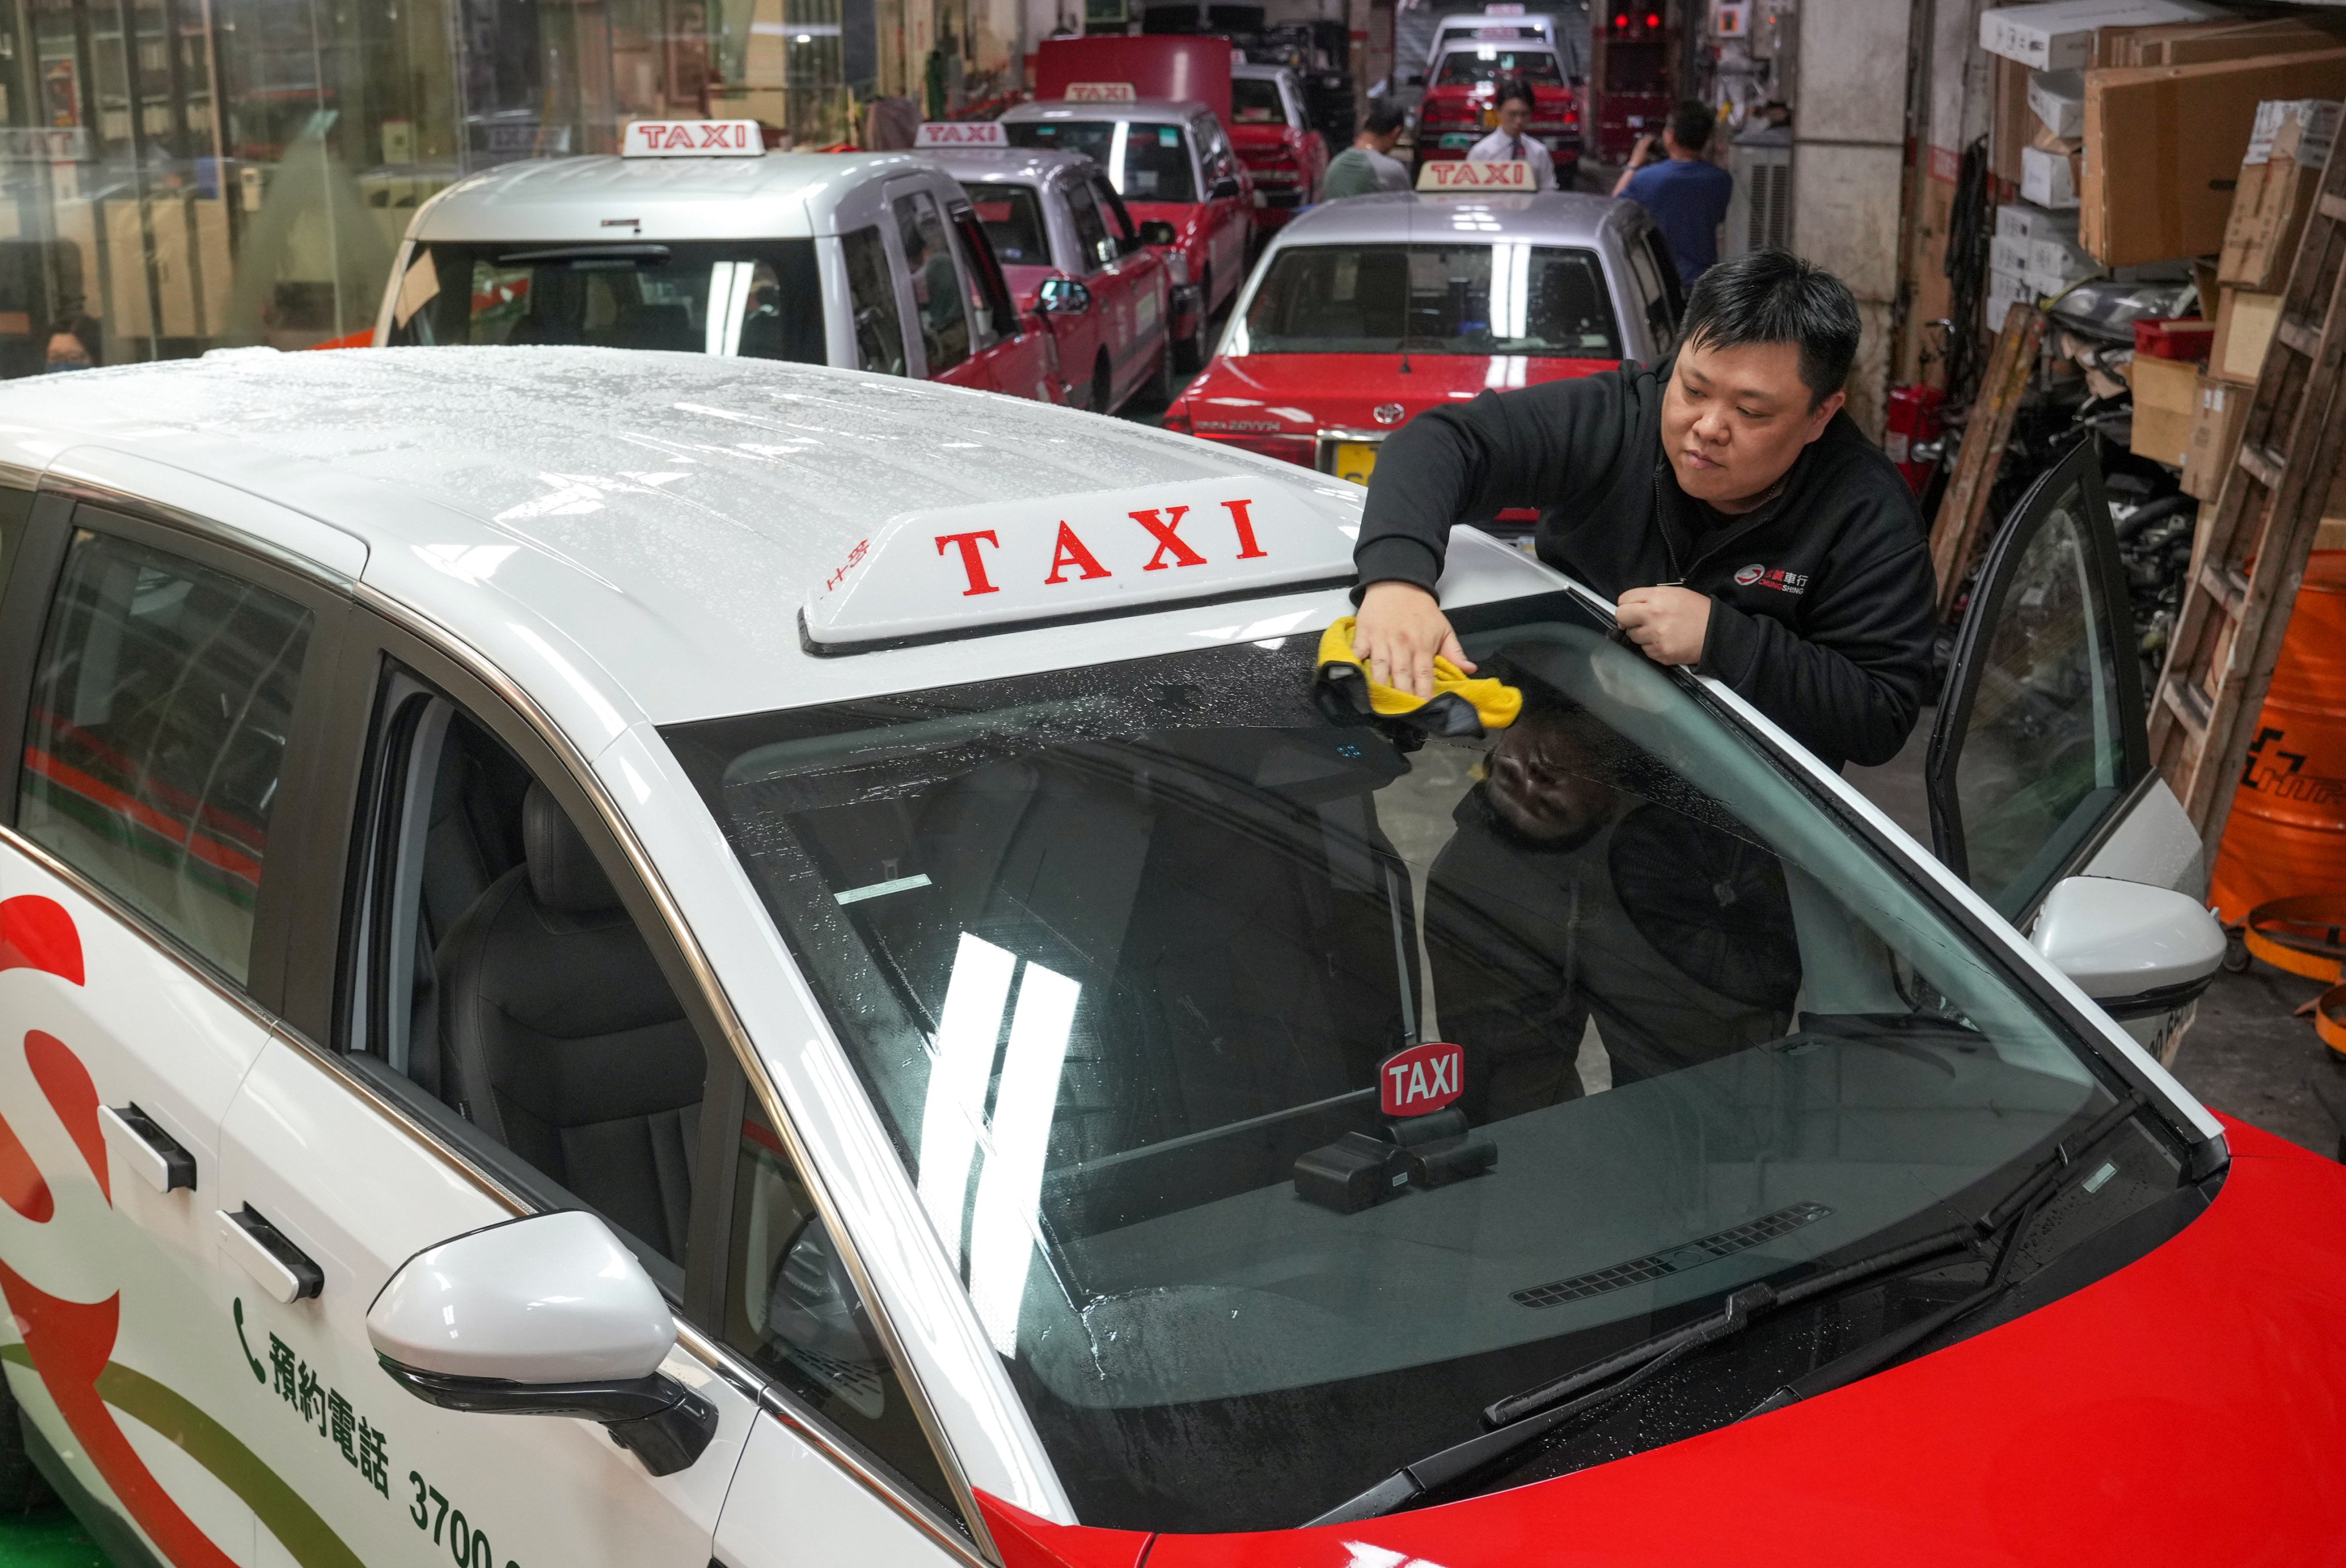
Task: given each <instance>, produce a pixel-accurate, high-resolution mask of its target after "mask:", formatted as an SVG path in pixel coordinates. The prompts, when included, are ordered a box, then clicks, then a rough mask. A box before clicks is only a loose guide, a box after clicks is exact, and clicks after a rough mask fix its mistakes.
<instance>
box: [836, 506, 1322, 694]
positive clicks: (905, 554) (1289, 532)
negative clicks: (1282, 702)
mask: <svg viewBox="0 0 2346 1568" xmlns="http://www.w3.org/2000/svg"><path fill="white" fill-rule="evenodd" d="M1351 581H1352V540H1351V539H1350V538H1349V537H1348V536H1347V535H1345V533H1344V532H1343V531H1342V530H1341V529H1340V528H1339V527H1338V526H1337V518H1336V517H1335V515H1334V514H1333V512H1332V509H1331V507H1330V506H1329V505H1328V504H1326V503H1323V502H1317V501H1314V500H1312V499H1311V498H1310V497H1309V496H1308V495H1307V494H1305V493H1304V492H1303V491H1302V490H1301V489H1300V488H1299V487H1297V486H1295V485H1293V484H1289V483H1287V482H1285V481H1282V480H1280V479H1278V478H1275V477H1272V476H1270V475H1265V474H1238V475H1232V476H1231V477H1229V478H1227V479H1189V480H1183V481H1181V482H1180V483H1178V484H1151V485H1144V486H1141V487H1139V488H1137V489H1130V490H1100V491H1093V492H1090V493H1088V494H1076V495H1056V496H1047V497H1045V498H1043V499H1040V500H1033V501H1000V502H989V503H986V504H982V505H976V506H945V507H932V508H929V509H926V510H923V511H918V512H907V513H904V514H902V515H899V516H897V517H894V518H892V519H890V520H889V521H888V522H886V523H884V524H882V525H881V526H880V527H879V528H878V529H877V530H875V531H874V532H873V533H872V535H871V537H869V538H868V539H865V540H862V541H861V542H859V543H858V544H857V545H856V546H855V547H854V548H853V549H852V550H851V551H849V552H848V555H847V558H846V559H845V560H844V561H842V562H841V564H840V565H839V568H838V570H836V571H834V572H832V573H831V575H829V576H827V577H825V578H824V579H823V580H822V581H821V583H819V584H817V585H815V586H814V587H813V588H812V589H811V590H810V591H809V592H808V594H807V599H806V606H805V612H804V626H805V634H806V642H807V646H808V647H809V648H810V649H811V651H813V652H816V653H851V652H854V651H857V650H859V649H862V648H870V647H892V646H894V645H897V644H900V643H904V642H916V641H927V640H931V639H933V638H937V637H943V636H954V635H957V634H958V635H969V634H975V633H981V632H986V631H1007V630H1011V629H1013V628H1015V627H1018V626H1034V625H1036V624H1038V623H1044V622H1056V621H1064V620H1076V619H1089V618H1092V617H1095V616H1116V615H1129V614H1131V613H1133V612H1135V611H1138V610H1145V609H1151V608H1156V607H1158V606H1168V605H1173V604H1178V603H1181V602H1184V601H1189V600H1198V599H1219V598H1226V597H1232V596H1244V595H1250V594H1257V593H1270V592H1275V591H1278V590H1280V589H1286V588H1298V587H1304V586H1308V585H1321V584H1325V585H1338V584H1344V583H1349V582H1351Z"/></svg>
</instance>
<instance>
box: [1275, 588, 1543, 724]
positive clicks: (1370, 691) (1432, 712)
mask: <svg viewBox="0 0 2346 1568" xmlns="http://www.w3.org/2000/svg"><path fill="white" fill-rule="evenodd" d="M1319 679H1320V684H1321V687H1323V688H1325V689H1327V690H1329V691H1331V692H1333V693H1335V694H1336V695H1337V696H1338V697H1340V698H1341V700H1342V701H1343V702H1344V704H1345V705H1346V706H1347V707H1349V708H1351V709H1352V711H1353V712H1355V713H1360V714H1366V715H1372V716H1374V717H1376V718H1398V719H1402V720H1403V721H1404V722H1406V723H1409V724H1411V725H1413V726H1415V727H1416V728H1421V729H1423V730H1425V731H1426V732H1427V733H1429V734H1432V735H1444V736H1454V737H1470V736H1477V735H1480V734H1482V733H1483V732H1484V730H1486V729H1505V728H1507V726H1509V725H1510V724H1513V723H1514V722H1515V716H1516V715H1517V714H1519V713H1521V712H1523V710H1524V694H1523V693H1522V692H1520V691H1517V690H1516V689H1515V687H1512V686H1507V685H1505V684H1503V683H1502V682H1499V681H1496V680H1494V679H1492V678H1491V677H1488V676H1470V675H1468V674H1467V673H1466V672H1465V671H1464V670H1462V669H1460V668H1459V667H1457V666H1456V665H1454V664H1452V663H1451V662H1450V661H1449V660H1448V659H1446V658H1443V657H1440V656H1439V655H1437V656H1435V657H1434V660H1433V696H1432V697H1416V696H1413V695H1412V694H1410V693H1409V692H1406V691H1403V690H1402V689H1401V688H1400V687H1392V686H1380V685H1378V684H1377V681H1376V677H1373V676H1372V675H1370V674H1369V667H1368V666H1367V665H1365V664H1363V663H1362V661H1361V656H1360V655H1358V654H1356V653H1354V652H1353V651H1352V616H1345V617H1344V618H1343V619H1342V620H1340V621H1338V622H1337V623H1336V624H1335V625H1333V626H1330V627H1329V628H1328V629H1327V630H1326V631H1325V632H1322V633H1321V636H1320V673H1319Z"/></svg>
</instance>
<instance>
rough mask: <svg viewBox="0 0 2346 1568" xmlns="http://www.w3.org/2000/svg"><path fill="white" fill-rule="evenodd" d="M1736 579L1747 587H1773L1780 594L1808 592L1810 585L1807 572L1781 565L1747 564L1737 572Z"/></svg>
mask: <svg viewBox="0 0 2346 1568" xmlns="http://www.w3.org/2000/svg"><path fill="white" fill-rule="evenodd" d="M1735 580H1736V581H1737V582H1738V583H1740V584H1741V585H1743V586H1745V587H1747V588H1752V587H1759V588H1773V589H1775V590H1776V591H1777V592H1778V593H1780V594H1800V593H1806V592H1807V591H1808V586H1809V579H1808V576H1807V575H1806V574H1805V573H1800V572H1787V571H1785V570H1784V569H1783V568H1782V567H1780V566H1760V565H1750V566H1745V567H1742V568H1741V569H1739V571H1738V572H1737V573H1736V574H1735Z"/></svg>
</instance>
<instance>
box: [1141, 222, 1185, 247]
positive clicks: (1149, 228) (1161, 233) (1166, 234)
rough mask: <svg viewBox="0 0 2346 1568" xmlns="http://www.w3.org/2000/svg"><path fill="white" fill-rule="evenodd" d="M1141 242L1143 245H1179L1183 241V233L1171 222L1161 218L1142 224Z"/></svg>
mask: <svg viewBox="0 0 2346 1568" xmlns="http://www.w3.org/2000/svg"><path fill="white" fill-rule="evenodd" d="M1140 242H1141V243H1142V244H1143V245H1178V244H1179V243H1181V235H1180V233H1179V231H1178V230H1177V229H1175V228H1174V227H1173V226H1172V225H1171V224H1169V223H1168V222H1166V221H1165V220H1164V219H1161V218H1160V219H1156V220H1155V221H1153V222H1149V223H1144V224H1142V225H1141V226H1140Z"/></svg>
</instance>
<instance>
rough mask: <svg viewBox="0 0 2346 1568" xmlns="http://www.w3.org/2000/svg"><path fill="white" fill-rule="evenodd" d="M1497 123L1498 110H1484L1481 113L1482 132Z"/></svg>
mask: <svg viewBox="0 0 2346 1568" xmlns="http://www.w3.org/2000/svg"><path fill="white" fill-rule="evenodd" d="M1498 123H1499V111H1498V110H1496V109H1484V111H1483V128H1484V130H1489V129H1490V128H1491V127H1493V126H1494V125H1497V124H1498Z"/></svg>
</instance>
